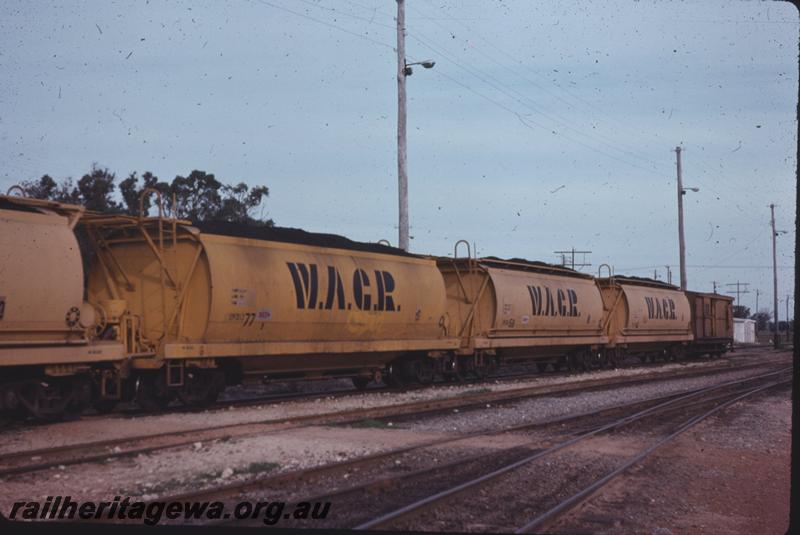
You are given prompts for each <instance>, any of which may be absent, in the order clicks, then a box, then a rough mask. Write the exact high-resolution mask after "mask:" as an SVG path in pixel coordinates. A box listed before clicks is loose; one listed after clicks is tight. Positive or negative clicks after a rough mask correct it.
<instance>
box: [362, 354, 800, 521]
mask: <svg viewBox="0 0 800 535" xmlns="http://www.w3.org/2000/svg"><path fill="white" fill-rule="evenodd" d="M787 370H791V368H782V369H781V370H778V371H775V372H770V373H767V374H762V375H758V376H753V377H748V378H744V379H740V380H736V381H729V382H727V383H722V384H720V385H713V386H710V387H708V388H705V389H702V390H700V391H698V392H693V393H689V394H686V395H684V396H681V397H678V398H675V399H672V400H669V401H666V402H664V403H660V404H658V405H655V406H653V407H650V408H648V409H645V410H642V411H639V412H637V413H634V414H632V415H630V416H626V417H624V418H621V419H619V420H616V421H614V422H611V423H608V424H604V425H601V426H599V427H596V428H594V429H592V430H590V431H587V432H585V433H582V434H580V435H578V436H576V437H574V438H572V439H569V440H566V441H564V442H561V443H559V444H556V445H554V446H551V447H549V448H547V449H544V450H542V451H539V452H537V453H534V454H533V455H530V456H527V457H525V458H523V459H520V460H518V461H516V462H513V463H510V464H508V465H506V466H503V467H502V468H499V469H497V470H493V471H492V472H489V473H487V474H484V475H482V476H479V477H477V478H474V479H471V480H469V481H466V482H464V483H461V484H459V485H456V486H454V487H451V488H449V489H446V490H444V491H441V492H438V493H436V494H433V495H430V496H428V497H426V498H423V499H421V500H417V501H415V502H413V503H411V504H408V505H406V506H404V507H401V508H398V509H396V510H394V511H391V512H389V513H386V514H384V515H381V516H379V517H377V518H374V519H372V520H369V521H367V522H364V523H361V524H358V525H357V526H355V527H354V528H353V529H356V530H366V529H374V528H377V527H381V526H385V525H386V524H388V523H389V522H391V521H395V520H397V519H399V518H402V517H405V516H408V515H410V514H412V513H414V512H416V511H418V510H420V509H422V508H427V507H429V506H430V505H432V504H435V503H437V502H440V501H442V500H444V499H446V498H450V497H453V496H454V495H456V494H459V493H461V492H464V491H466V490H468V489H470V488H472V487H475V486H477V485H480V484H483V483H486V482H488V481H491V480H494V479H496V478H497V477H499V476H501V475H503V474H506V473H508V472H511V471H513V470H515V469H517V468H519V467H521V466H523V465H526V464H529V463H531V462H533V461H535V460H537V459H540V458H542V457H544V456H547V455H551V454H553V453H555V452H557V451H559V450H562V449H564V448H567V447H569V446H571V445H573V444H575V443H577V442H580V441H582V440H585V439H587V438H590V437H592V436H595V435H597V434H599V433H602V432H603V431H607V430H609V429H613V428H617V427H621V426H623V425H626V424H628V423H631V422H634V421H637V420H640V419H642V418H644V417H646V416H648V415H651V414H652V413H655V412H660V411H662V410H663V409H664V408H668V407H669V406H672V405H675V404H677V403H681V402H684V401H687V400H689V399H693V398H695V397H697V396H700V395H702V394H704V393H708V392H712V391H714V390H718V389H720V388H724V387H726V386H731V385H733V384H738V383H744V382H748V381H753V380H758V379H764V378H767V377H771V376H773V375H778V374H781V373H785V372H786V371H787Z"/></svg>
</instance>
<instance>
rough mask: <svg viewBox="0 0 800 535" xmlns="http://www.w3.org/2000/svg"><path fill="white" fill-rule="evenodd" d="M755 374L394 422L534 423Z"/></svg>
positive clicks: (457, 428)
mask: <svg viewBox="0 0 800 535" xmlns="http://www.w3.org/2000/svg"><path fill="white" fill-rule="evenodd" d="M758 373H761V371H756V370H744V371H738V372H730V373H719V374H716V375H714V376H713V377H696V378H690V379H676V380H670V381H663V382H657V383H656V382H654V383H645V384H641V385H635V386H628V387H618V388H614V389H609V390H601V391H594V392H586V393H581V394H570V395H565V396H548V397H536V398H531V399H525V400H522V401H519V402H515V403H511V404H500V405H496V406H491V405H487V406H486V407H484V408H483V409H480V410H470V411H464V412H452V413H450V414H448V415H446V416H437V417H430V418H425V419H424V420H420V421H416V422H395V423H394V425H395V426H397V427H400V428H402V429H410V430H413V431H415V432H420V433H425V432H436V431H447V432H453V433H471V432H475V431H484V430H488V429H497V428H499V427H510V426H513V425H520V424H525V423H533V422H538V421H542V420H547V419H550V418H555V417H558V416H564V415H568V414H576V413H581V412H587V411H591V410H596V409H601V408H604V407H611V406H613V405H618V404H621V403H626V402H631V401H637V400H643V399H647V398H652V397H657V396H665V395H669V394H677V393H681V392H686V391H688V390H692V389H695V388H701V387H703V386H708V385H711V384H715V383H722V382H724V381H730V380H734V379H740V378H743V377H747V376H750V375H756V374H758ZM455 410H457V409H454V411H455Z"/></svg>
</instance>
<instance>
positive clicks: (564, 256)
mask: <svg viewBox="0 0 800 535" xmlns="http://www.w3.org/2000/svg"><path fill="white" fill-rule="evenodd" d="M576 253H577V254H580V255H583V260H581V262H579V263H576V262H575V254H576ZM591 253H592V252H591V251H576V250H575V247H573V248H572V249H570V250H568V251H553V254H557V255H561V265H562V266H564V267H566V266H567V258H570V259H571V260H570V261H569V267H570V268H571V269H576V268H584V267H589V266H591V264H589V263H588V262H586V255H587V254H591Z"/></svg>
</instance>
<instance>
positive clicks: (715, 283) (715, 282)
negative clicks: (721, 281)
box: [711, 281, 717, 293]
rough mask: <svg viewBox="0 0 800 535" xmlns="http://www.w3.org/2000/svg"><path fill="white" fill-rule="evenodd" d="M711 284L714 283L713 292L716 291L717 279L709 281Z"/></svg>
mask: <svg viewBox="0 0 800 535" xmlns="http://www.w3.org/2000/svg"><path fill="white" fill-rule="evenodd" d="M711 284H713V285H714V293H717V281H711Z"/></svg>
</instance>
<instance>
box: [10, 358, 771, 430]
mask: <svg viewBox="0 0 800 535" xmlns="http://www.w3.org/2000/svg"><path fill="white" fill-rule="evenodd" d="M766 347H767V346H760V345H759V346H742V347H739V348H737V349H738V351H737V352H735V353H731V354H729V355H728V356H727V357H726V360H742V359H746V358H749V357H753V356H758V357H762V356H763V352H762V351H759V349H763V348H766ZM769 347H770V348H771V347H772V346H769ZM783 350H786V348H783ZM702 361H703V359H701V358H693V359H689V360H686V361H684V362H686V363H691V362H702ZM664 364H668V363H667V362H660V361H659V362H644V363H643V362H640V361H639V360H638V359H637V358H636V357H634V356H631V357H628V360H627V361H626V362H625V363H621V365H620V367H624V368H634V367H635V368H639V369H649V368H653V369H657V368H659V367H660V366H663V365H664ZM513 367H515V366H511V368H512V369H513ZM523 368H524V369H523V370H522V371H511V372H509V371H506V372H503V371H502V369H501V372H500V373H498V374H495V375H492V376H491V377H488V378H482V379H475V378H465V379H464V380H462V381H461V384H480V383H483V382H486V381H502V382H506V381H508V382H513V381H524V380H526V379H531V378H537V377H569V376H571V375H575V374H576V373H583V372H574V371H557V370H554V371H548V372H542V371H539V370H537V369H536V368H534V367H533V363H528V364H527V365H526V366H523ZM442 384H448V383H435V384H433V385H408V386H404V387H401V388H398V387H388V386H386V385H383V384H378V385H372V386H370V387H368V388H367V389H365V390H359V389H357V388H355V387H354V386H348V387H343V388H332V389H323V390H318V391H313V392H278V393H268V394H263V395H257V396H245V397H238V398H230V399H228V398H225V397H223V399H220V400H218V401H215V402H214V403H213V404H211V405H208V406H203V407H198V406H187V405H180V404H178V405H171V406H169V407H167V408H165V409H164V410H163V411H158V412H153V411H146V410H143V409H141V408H139V407H137V406H135V405H131V404H121V405H122V407H120V408H117V409H116V410H114V411H113V412H111V413H107V414H98V413H94V412H92V411H90V412H89V413H88V414H83V415H81V416H80V418H81V419H82V420H85V421H87V422H91V421H96V420H106V419H110V418H113V419H120V420H127V419H132V418H140V417H148V416H153V415H158V414H171V413H198V412H205V411H209V410H221V409H224V408H229V407H237V408H247V407H258V406H261V405H265V404H277V403H287V402H292V401H301V400H305V399H313V398H315V397H322V396H324V397H327V398H343V397H349V396H359V395H363V394H369V393H376V392H381V393H403V392H409V391H412V390H419V389H425V388H436V387H437V386H441V385H442ZM126 405H128V406H126ZM52 424H53V422H48V421H46V420H13V419H12V420H9V421H7V422H3V425H4V429H5V430H14V429H27V428H33V427H43V426H47V425H52Z"/></svg>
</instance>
